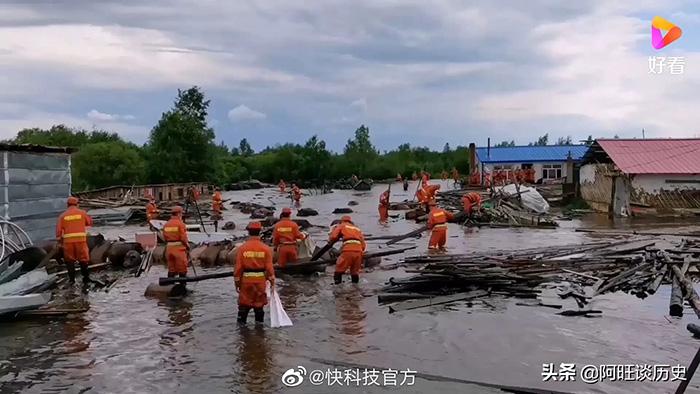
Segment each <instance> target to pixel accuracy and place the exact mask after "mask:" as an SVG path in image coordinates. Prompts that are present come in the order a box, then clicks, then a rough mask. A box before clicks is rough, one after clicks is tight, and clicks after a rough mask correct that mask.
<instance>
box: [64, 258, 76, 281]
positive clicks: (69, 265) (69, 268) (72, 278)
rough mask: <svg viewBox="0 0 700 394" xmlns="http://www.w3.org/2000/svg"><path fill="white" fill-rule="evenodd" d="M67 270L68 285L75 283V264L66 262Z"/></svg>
mask: <svg viewBox="0 0 700 394" xmlns="http://www.w3.org/2000/svg"><path fill="white" fill-rule="evenodd" d="M65 263H66V270H67V271H68V283H75V263H74V262H72V261H66V262H65Z"/></svg>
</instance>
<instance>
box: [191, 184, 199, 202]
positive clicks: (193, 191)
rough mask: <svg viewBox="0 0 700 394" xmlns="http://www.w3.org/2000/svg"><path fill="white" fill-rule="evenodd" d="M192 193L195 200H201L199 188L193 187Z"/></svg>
mask: <svg viewBox="0 0 700 394" xmlns="http://www.w3.org/2000/svg"><path fill="white" fill-rule="evenodd" d="M192 195H193V196H194V200H195V201H199V190H197V188H194V187H193V188H192Z"/></svg>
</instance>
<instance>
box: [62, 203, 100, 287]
mask: <svg viewBox="0 0 700 394" xmlns="http://www.w3.org/2000/svg"><path fill="white" fill-rule="evenodd" d="M66 202H67V204H68V209H66V210H65V212H63V213H62V214H61V216H59V217H58V223H56V238H57V241H58V244H59V246H60V247H61V248H62V249H63V261H64V263H65V264H66V268H67V269H68V279H69V281H70V283H75V262H78V265H79V266H80V273H81V274H82V275H83V283H88V282H90V277H89V275H88V269H87V267H88V263H89V262H90V249H89V248H88V244H87V228H88V227H92V218H91V217H90V215H88V214H87V212H85V211H83V210H82V209H80V208H78V199H77V198H75V197H68V200H67V201H66Z"/></svg>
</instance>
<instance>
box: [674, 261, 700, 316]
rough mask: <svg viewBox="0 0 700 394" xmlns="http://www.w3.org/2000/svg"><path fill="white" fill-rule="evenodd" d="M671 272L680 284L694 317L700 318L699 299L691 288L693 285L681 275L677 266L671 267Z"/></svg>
mask: <svg viewBox="0 0 700 394" xmlns="http://www.w3.org/2000/svg"><path fill="white" fill-rule="evenodd" d="M671 270H672V271H673V273H674V275H675V276H676V278H677V279H678V281H679V282H680V284H681V287H682V288H683V289H684V291H685V298H686V299H687V300H688V303H689V304H690V306H691V307H692V308H693V311H695V315H697V316H698V317H700V297H698V293H697V292H696V291H695V289H694V288H693V283H692V282H691V281H690V279H689V278H688V277H687V276H685V275H683V273H682V272H681V269H680V268H678V267H677V266H675V265H673V266H671Z"/></svg>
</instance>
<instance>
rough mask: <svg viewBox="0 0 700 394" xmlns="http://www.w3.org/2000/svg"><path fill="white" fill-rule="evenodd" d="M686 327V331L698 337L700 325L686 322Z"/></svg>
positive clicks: (699, 335) (699, 336)
mask: <svg viewBox="0 0 700 394" xmlns="http://www.w3.org/2000/svg"><path fill="white" fill-rule="evenodd" d="M686 329H688V331H690V332H691V333H692V334H693V336H695V337H696V338H700V326H698V325H697V324H693V323H688V325H687V326H686Z"/></svg>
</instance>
